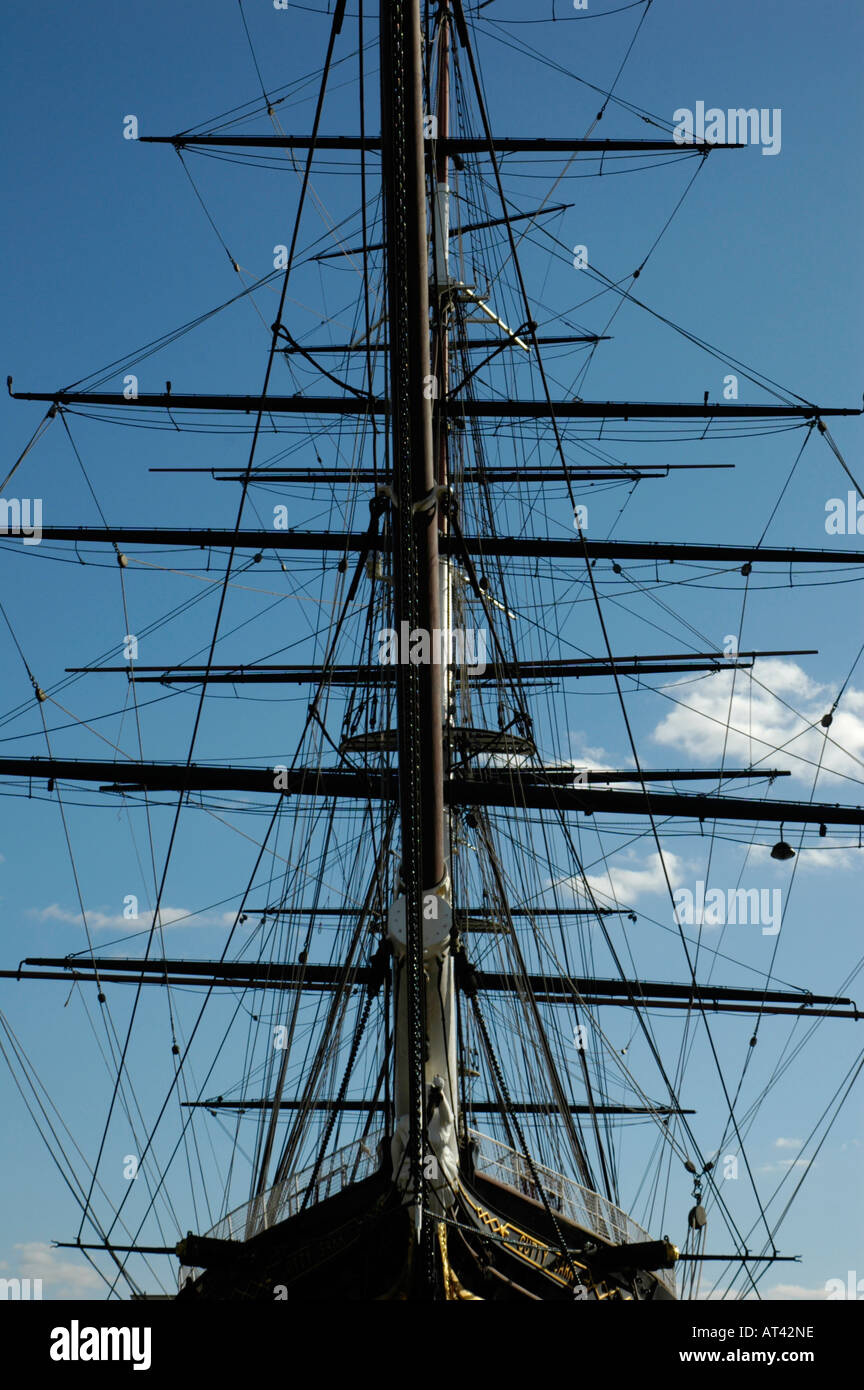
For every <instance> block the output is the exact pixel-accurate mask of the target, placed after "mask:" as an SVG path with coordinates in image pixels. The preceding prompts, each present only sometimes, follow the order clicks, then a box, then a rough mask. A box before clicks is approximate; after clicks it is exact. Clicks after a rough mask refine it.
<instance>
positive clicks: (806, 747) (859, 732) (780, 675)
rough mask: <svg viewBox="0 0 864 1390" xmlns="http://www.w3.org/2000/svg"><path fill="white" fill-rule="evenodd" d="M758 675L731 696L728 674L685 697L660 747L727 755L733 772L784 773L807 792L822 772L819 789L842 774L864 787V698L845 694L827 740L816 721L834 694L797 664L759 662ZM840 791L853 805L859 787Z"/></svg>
mask: <svg viewBox="0 0 864 1390" xmlns="http://www.w3.org/2000/svg"><path fill="white" fill-rule="evenodd" d="M753 674H754V676H755V678H756V679H753V680H751V679H749V678H748V675H747V673H746V672H741V671H738V672H736V673H734V682H735V684H734V694H733V693H732V692H733V672H731V671H728V672H727V671H721V672H718V673H717V674H716V675H714V676H712V677H711V679H710V680H706V681H703V682H701V683H700V684H699V685H697V686H688V687H687V689H686V691H685V690H683V689H682V690H681V698H682V699H683V700H684V701H686V707H685V705H683V704H682V705H678V706H676V707H675V708H674V709H672V710H671V711H670V713H669V714H668V715H667V716H666V717H665V719H663V720H661V722H660V723H659V724H658V726H657V728H656V729H655V730H654V738H655V740H656V741H657V742H658V743H660V744H663V745H664V746H666V747H670V748H676V749H680V750H682V751H684V752H686V753H688V754H690V755H691V756H692V757H693V758H697V759H699V760H702V759H706V758H712V759H715V758H719V757H721V756H723V755H724V754H725V758H726V763H727V765H728V766H730V767H731V766H735V765H736V764H739V763H740V764H741V765H742V766H744V767H749V766H750V765H752V764H760V765H761V766H762V767H765V768H770V767H776V768H787V769H788V770H789V771H790V772H791V773H792V775H793V777H795V778H799V779H801V780H802V781H804V782H807V783H808V784H812V781H813V777H814V775H815V772H816V768H817V765H820V764H821V769H822V772H821V776H820V779H819V781H820V784H821V783H822V782H824V781H825V780H826V779H827V780H830V781H831V782H832V783H835V785H836V782H835V778H834V777H833V776H832V775H831V774H838V773H842V774H844V775H845V776H847V777H854V778H857V779H859V780H864V691H860V690H847V691H846V692H845V693H844V695H843V699H842V701H841V704H840V708H839V709H838V710H837V711H836V712H835V714H834V718H833V722H832V724H831V728H830V730H828V731H827V734H828V737H827V739H826V730H824V729H823V728H822V727H821V725H820V722H819V721H820V720H821V718H822V716H823V715H824V714H826V713H827V711H828V710H829V709H830V706H831V703H832V700H833V699H834V695H835V693H836V692H835V690H834V687H831V686H827V685H819V684H817V683H816V682H815V681H813V680H811V679H810V677H809V676H808V675H807V674H806V672H804V671H803V670H802V669H801V667H800V666H798V665H797V664H796V663H795V662H794V661H782V660H778V659H776V658H775V659H767V660H764V661H760V662H757V664H756V666H755V667H754V672H753ZM757 680H758V682H759V683H758V684H757ZM763 687H767V689H765V688H763ZM730 697H731V703H730ZM784 701H785V703H784ZM790 705H791V706H792V707H793V708H791V709H790V708H788V706H790ZM796 710H798V711H800V714H799V713H796V712H795V711H796ZM727 723H728V724H729V725H730V728H729V730H728V732H727V728H726V725H727ZM813 725H815V727H811V726H813ZM775 748H776V749H779V752H774V751H773V750H774V749H775ZM805 759H807V760H809V761H805ZM841 785H845V787H846V789H848V791H849V793H850V799H855V793H856V788H855V787H854V785H853V784H852V783H851V782H847V783H845V784H841Z"/></svg>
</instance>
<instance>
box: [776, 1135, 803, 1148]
mask: <svg viewBox="0 0 864 1390" xmlns="http://www.w3.org/2000/svg"><path fill="white" fill-rule="evenodd" d="M801 1143H802V1141H801V1140H800V1139H783V1138H782V1137H781V1138H780V1139H775V1140H774V1147H775V1149H800V1147H801Z"/></svg>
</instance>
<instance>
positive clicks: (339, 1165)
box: [178, 1131, 384, 1289]
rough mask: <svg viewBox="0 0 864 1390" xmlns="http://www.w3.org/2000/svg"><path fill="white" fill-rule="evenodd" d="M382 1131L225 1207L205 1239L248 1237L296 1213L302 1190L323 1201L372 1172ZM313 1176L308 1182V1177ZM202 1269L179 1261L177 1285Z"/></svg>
mask: <svg viewBox="0 0 864 1390" xmlns="http://www.w3.org/2000/svg"><path fill="white" fill-rule="evenodd" d="M383 1137H384V1135H383V1131H381V1132H380V1133H375V1134H367V1135H366V1137H365V1139H364V1138H360V1139H355V1140H353V1141H352V1142H351V1143H350V1144H346V1145H345V1146H344V1147H343V1148H341V1149H337V1150H336V1151H335V1153H332V1154H328V1155H327V1157H326V1158H325V1159H324V1161H323V1162H322V1164H321V1166H320V1168H319V1169H318V1172H317V1174H316V1173H315V1164H314V1163H311V1164H310V1165H309V1166H308V1168H302V1169H301V1170H300V1171H299V1172H297V1173H293V1174H292V1175H291V1177H290V1178H286V1179H285V1181H284V1182H278V1183H274V1185H273V1186H272V1187H270V1188H268V1190H267V1191H266V1192H262V1193H260V1195H259V1196H257V1197H253V1198H252V1199H251V1200H250V1201H246V1202H243V1203H242V1204H241V1205H240V1206H239V1207H235V1208H234V1210H233V1211H229V1212H227V1213H226V1215H225V1216H223V1217H222V1219H221V1220H220V1221H217V1222H216V1225H215V1226H213V1227H211V1229H210V1230H209V1231H207V1232H205V1234H206V1237H207V1239H208V1240H237V1241H243V1240H251V1239H252V1237H253V1236H257V1235H260V1234H261V1232H262V1231H266V1230H268V1229H269V1227H271V1226H275V1225H276V1224H277V1223H278V1222H280V1221H287V1219H288V1218H289V1217H291V1216H296V1215H297V1213H298V1212H299V1211H300V1210H301V1208H302V1206H303V1201H304V1198H305V1197H306V1192H307V1190H309V1185H310V1183H312V1187H311V1191H309V1200H308V1201H307V1203H306V1205H307V1206H314V1205H315V1203H316V1202H323V1201H325V1200H326V1198H327V1197H333V1196H335V1194H336V1193H337V1192H341V1191H342V1189H343V1188H344V1187H347V1186H348V1185H349V1184H350V1183H352V1182H360V1181H361V1179H363V1178H368V1177H369V1176H370V1175H371V1174H372V1173H374V1172H376V1171H377V1169H378V1166H379V1156H378V1147H379V1145H380V1142H381V1140H382V1138H383ZM313 1177H314V1179H315V1181H314V1182H312V1179H313ZM201 1273H202V1271H201V1270H200V1269H193V1268H191V1267H190V1266H188V1265H181V1267H180V1274H179V1277H178V1287H179V1288H181V1289H182V1288H183V1286H184V1284H185V1283H186V1281H187V1279H189V1278H191V1279H193V1280H194V1279H197V1278H198V1276H199V1275H200V1274H201Z"/></svg>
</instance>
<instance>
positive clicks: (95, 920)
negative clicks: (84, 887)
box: [30, 903, 236, 932]
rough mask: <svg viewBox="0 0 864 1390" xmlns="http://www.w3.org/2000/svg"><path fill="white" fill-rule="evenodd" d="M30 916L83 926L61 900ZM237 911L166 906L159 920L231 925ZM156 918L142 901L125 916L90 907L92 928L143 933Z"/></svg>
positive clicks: (176, 923)
mask: <svg viewBox="0 0 864 1390" xmlns="http://www.w3.org/2000/svg"><path fill="white" fill-rule="evenodd" d="M30 915H31V916H33V917H37V918H38V919H39V921H40V922H64V923H68V924H69V925H70V926H76V927H80V926H81V925H82V922H81V913H80V912H70V911H69V909H68V908H65V907H60V905H59V904H58V903H51V905H50V907H41V908H33V909H31V913H30ZM235 917H236V913H234V912H218V913H216V914H215V915H214V916H209V917H208V916H207V915H206V914H203V913H196V912H194V911H193V910H192V909H191V908H188V907H163V908H161V909H160V911H159V919H160V923H161V925H162V926H163V927H165V928H167V927H231V926H233V925H234V919H235ZM152 921H153V913H152V912H151V911H148V909H147V907H146V906H145V905H144V904H142V905H141V906H140V907H139V909H138V916H137V917H124V916H123V913H122V912H99V911H97V910H96V909H94V908H88V909H87V925H88V926H89V927H90V928H91V929H92V930H93V931H128V932H140V931H142V930H146V931H149V929H150V925H151V923H152Z"/></svg>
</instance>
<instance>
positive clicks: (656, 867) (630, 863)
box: [564, 850, 686, 906]
mask: <svg viewBox="0 0 864 1390" xmlns="http://www.w3.org/2000/svg"><path fill="white" fill-rule="evenodd" d="M664 863H665V865H666V874H668V876H669V882H670V883H671V885H672V888H673V889H674V888H675V887H677V886H678V885H679V884H680V883H681V881H682V876H683V874H684V872H685V867H686V866H685V865H684V863H683V861H682V860H681V859H679V857H678V855H677V854H672V853H670V852H669V851H668V850H667V852H666V853H665V854H664V855H663V860H662V861H661V859H660V855H659V854H657V853H656V852H655V853H654V854H650V855H648V856H647V857H646V858H644V859H641V860H640V859H639V858H638V856H637V855H636V854H635V853H632V852H630V853H624V854H617V855H615V856H614V857H613V858H611V859H610V860H609V863H608V866H607V869H606V871H605V872H604V873H602V874H588V875H587V879H583V878H579V877H578V876H577V877H576V878H571V879H568V880H566V883H565V885H564V886H569V887H570V888H572V889H573V891H574V893H576V894H578V895H579V896H580V897H585V896H587V893H586V881H587V884H588V886H589V887H590V888H591V889H592V891H593V892H594V893H595V894H596V895H597V896H598V897H599V898H601V899H602V900H603V902H604V904H605V903H606V902H607V900H613V901H617V902H619V903H622V904H624V905H625V906H626V905H630V904H632V903H635V902H637V901H638V899H639V898H642V897H645V896H646V895H649V894H652V893H666V892H668V890H667V887H666V876H665V875H664V873H663V864H664Z"/></svg>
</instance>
